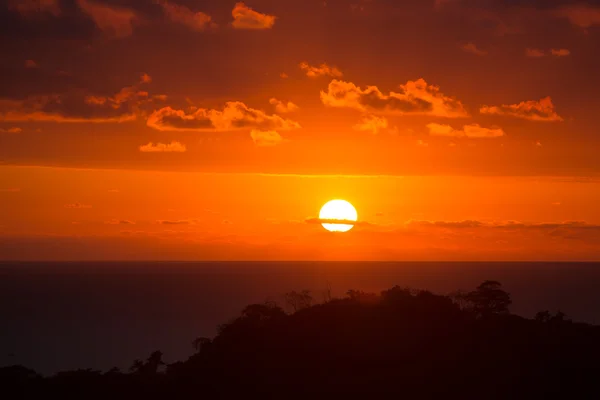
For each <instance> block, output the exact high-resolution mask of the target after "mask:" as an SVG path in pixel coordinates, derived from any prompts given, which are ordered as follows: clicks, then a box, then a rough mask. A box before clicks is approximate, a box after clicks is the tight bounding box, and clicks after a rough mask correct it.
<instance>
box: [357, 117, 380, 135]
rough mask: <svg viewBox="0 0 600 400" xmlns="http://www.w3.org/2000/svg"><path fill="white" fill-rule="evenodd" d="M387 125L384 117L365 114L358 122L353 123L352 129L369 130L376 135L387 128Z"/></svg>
mask: <svg viewBox="0 0 600 400" xmlns="http://www.w3.org/2000/svg"><path fill="white" fill-rule="evenodd" d="M388 126H389V123H388V120H387V119H386V118H385V117H378V116H376V115H365V116H363V118H362V120H361V121H360V122H359V123H358V124H356V125H354V127H353V129H354V130H356V131H362V132H370V133H372V134H374V135H376V134H378V133H379V132H381V131H382V130H384V129H387V128H388Z"/></svg>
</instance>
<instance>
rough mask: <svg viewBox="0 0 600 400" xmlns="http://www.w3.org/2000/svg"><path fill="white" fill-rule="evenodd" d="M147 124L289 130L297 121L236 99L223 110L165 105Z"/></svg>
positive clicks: (199, 128) (162, 127) (159, 127)
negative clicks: (188, 108)
mask: <svg viewBox="0 0 600 400" xmlns="http://www.w3.org/2000/svg"><path fill="white" fill-rule="evenodd" d="M147 125H148V126H149V127H150V128H153V129H157V130H160V131H195V132H210V131H213V132H214V131H233V130H240V129H258V130H291V129H298V128H300V124H299V123H297V122H295V121H292V120H289V119H285V118H282V117H280V116H279V115H276V114H274V115H268V114H266V113H265V112H264V111H261V110H256V109H253V108H249V107H248V106H246V105H245V104H244V103H242V102H239V101H230V102H227V103H225V107H224V109H223V110H222V111H221V110H214V109H204V108H199V109H197V110H195V111H191V112H186V111H184V110H175V109H173V108H171V107H164V108H161V109H160V110H157V111H155V112H154V113H152V115H150V117H148V121H147Z"/></svg>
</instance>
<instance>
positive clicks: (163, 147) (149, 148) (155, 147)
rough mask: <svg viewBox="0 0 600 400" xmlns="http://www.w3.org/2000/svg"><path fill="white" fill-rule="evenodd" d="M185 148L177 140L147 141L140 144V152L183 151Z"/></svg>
mask: <svg viewBox="0 0 600 400" xmlns="http://www.w3.org/2000/svg"><path fill="white" fill-rule="evenodd" d="M186 150H187V148H186V147H185V145H184V144H181V143H179V142H171V143H168V144H165V143H156V144H154V143H152V142H150V143H148V144H145V145H142V146H140V151H141V152H142V153H185V152H186Z"/></svg>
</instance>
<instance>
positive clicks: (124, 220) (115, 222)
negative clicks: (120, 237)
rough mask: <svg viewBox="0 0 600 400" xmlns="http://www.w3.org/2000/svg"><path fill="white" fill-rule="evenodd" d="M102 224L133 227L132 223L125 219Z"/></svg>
mask: <svg viewBox="0 0 600 400" xmlns="http://www.w3.org/2000/svg"><path fill="white" fill-rule="evenodd" d="M104 223H105V224H107V225H135V222H134V221H129V220H126V219H121V220H119V219H111V220H108V221H105V222H104Z"/></svg>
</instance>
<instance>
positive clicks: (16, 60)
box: [0, 0, 600, 260]
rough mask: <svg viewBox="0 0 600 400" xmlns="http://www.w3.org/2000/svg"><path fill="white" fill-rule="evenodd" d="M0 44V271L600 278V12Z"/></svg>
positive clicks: (107, 30)
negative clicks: (467, 266) (329, 216)
mask: <svg viewBox="0 0 600 400" xmlns="http://www.w3.org/2000/svg"><path fill="white" fill-rule="evenodd" d="M0 35H1V36H2V39H3V40H1V41H0V52H1V53H0V54H1V55H2V57H0V73H1V74H2V76H3V79H2V80H0V259H70V260H76V259H148V260H150V259H163V260H164V259H182V260H184V259H185V260H196V259H201V260H212V259H219V260H225V259H236V260H238V259H239V260H241V259H259V260H260V259H286V260H287V259H290V260H293V259H350V260H359V259H360V260H363V259H377V260H405V259H406V260H409V259H410V260H434V259H435V260H445V259H451V260H459V259H465V260H470V259H477V260H481V259H486V260H512V259H526V260H532V259H544V260H546V259H557V260H598V259H600V211H598V210H599V208H598V206H597V205H598V204H600V185H598V183H599V180H600V157H598V153H599V150H600V138H599V137H598V135H597V133H598V128H597V121H596V119H597V116H596V110H597V109H598V106H599V105H600V104H599V100H598V93H597V88H598V87H600V77H599V76H598V74H597V72H596V71H598V70H600V58H599V56H598V54H597V49H598V45H599V44H600V41H599V40H600V1H586V2H579V1H566V0H551V1H536V0H521V1H510V2H507V1H500V0H487V1H476V0H435V1H434V0H407V1H392V0H336V1H331V0H330V1H322V0H320V1H317V0H285V1H282V0H277V1H275V0H271V1H268V0H252V1H248V2H246V3H236V2H235V1H231V2H230V1H222V0H219V1H216V0H212V1H208V0H194V1H192V0H176V1H175V0H173V1H164V0H157V1H133V0H129V1H127V0H104V1H100V0H73V1H66V0H43V1H39V0H36V1H33V0H29V1H14V0H2V1H0ZM333 198H343V199H346V200H348V201H350V202H352V203H353V204H354V205H355V207H356V208H357V210H358V214H359V220H360V222H361V223H360V224H359V225H358V226H356V227H355V228H354V229H353V230H352V231H350V232H348V233H346V234H330V233H328V232H325V231H324V230H323V229H322V227H320V226H319V225H318V224H313V223H309V222H307V221H310V219H311V218H314V217H316V216H317V215H318V211H319V208H320V207H321V205H323V204H324V203H325V202H326V201H328V200H330V199H333Z"/></svg>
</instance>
